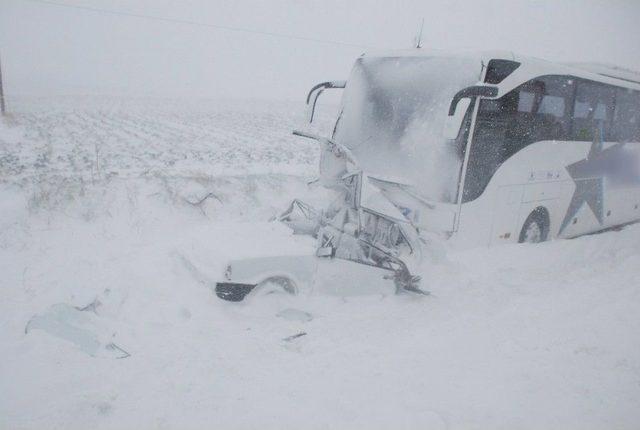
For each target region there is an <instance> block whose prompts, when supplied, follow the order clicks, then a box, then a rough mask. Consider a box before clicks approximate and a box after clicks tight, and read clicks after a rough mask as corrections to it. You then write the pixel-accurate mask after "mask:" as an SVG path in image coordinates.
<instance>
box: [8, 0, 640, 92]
mask: <svg viewBox="0 0 640 430" xmlns="http://www.w3.org/2000/svg"><path fill="white" fill-rule="evenodd" d="M52 1H55V2H58V3H66V4H71V5H82V6H89V7H95V8H101V9H109V10H116V11H123V12H128V13H136V14H145V15H153V16H159V17H166V18H173V19H182V20H191V21H198V22H203V23H211V24H220V25H226V26H235V27H244V28H250V29H255V30H261V31H268V32H279V33H288V34H296V35H300V36H305V37H311V38H318V39H330V40H338V41H344V42H350V43H357V44H362V45H368V46H373V47H381V48H408V47H410V46H411V44H412V39H413V37H414V35H415V33H416V32H417V29H418V27H419V23H420V20H421V19H422V18H423V17H424V20H425V24H424V32H423V34H424V36H423V40H424V45H425V47H432V48H442V49H448V48H470V49H507V50H514V51H517V52H520V53H523V54H529V55H534V56H539V57H543V58H547V59H550V60H560V61H599V62H608V63H615V64H618V65H621V66H626V67H630V68H634V69H636V70H640V25H638V19H639V18H640V1H638V0H608V1H604V0H603V1H595V0H594V1H587V0H583V1H576V0H548V1H546V0H545V1H542V0H540V1H516V0H509V1H495V0H478V1H462V0H460V1H444V0H442V1H441V0H436V1H428V0H398V1H392V0H387V1H376V0H369V1H363V0H349V1H337V0H270V1H266V0H264V1H260V0H234V1H218V0H209V1H206V0H182V1H169V0H129V1H125V0H52ZM365 50H366V48H360V47H352V46H336V45H331V44H322V43H315V42H307V41H300V40H288V39H282V38H274V37H269V36H265V35H255V34H245V33H237V32H230V31H223V30H216V29H213V28H206V27H198V26H193V25H184V24H173V23H167V22H157V21H150V20H144V19H139V18H133V17H124V16H113V15H108V14H101V13H95V12H90V11H85V10H77V9H71V8H63V7H59V6H54V5H49V4H43V3H38V2H32V1H29V0H0V56H1V57H2V66H3V71H4V79H5V92H6V93H7V94H8V95H9V96H11V95H21V94H33V95H36V94H37V95H40V94H41V95H52V94H116V95H119V94H135V95H152V96H158V95H166V96H171V97H175V96H184V97H194V96H201V97H222V98H229V97H241V98H247V97H255V98H271V99H300V98H302V97H303V96H304V95H305V94H306V91H307V90H308V89H309V87H310V86H312V85H313V84H314V83H316V82H319V81H322V80H327V79H343V78H346V76H347V74H348V72H349V70H350V67H351V64H352V63H353V61H354V59H355V58H356V57H357V56H358V55H359V54H361V53H362V52H363V51H365Z"/></svg>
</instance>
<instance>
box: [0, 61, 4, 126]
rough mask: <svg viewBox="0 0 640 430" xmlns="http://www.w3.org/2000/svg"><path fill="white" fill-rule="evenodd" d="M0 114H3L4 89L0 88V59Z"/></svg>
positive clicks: (0, 62) (0, 73)
mask: <svg viewBox="0 0 640 430" xmlns="http://www.w3.org/2000/svg"><path fill="white" fill-rule="evenodd" d="M0 114H2V116H4V114H5V106H4V90H3V88H2V61H0Z"/></svg>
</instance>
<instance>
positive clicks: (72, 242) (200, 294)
mask: <svg viewBox="0 0 640 430" xmlns="http://www.w3.org/2000/svg"><path fill="white" fill-rule="evenodd" d="M253 109H254V110H256V111H257V113H256V114H255V115H257V116H260V113H259V109H258V108H257V107H255V106H254V108H253ZM271 110H272V109H271V108H270V107H266V106H265V107H264V113H265V115H266V116H268V115H270V114H271ZM34 115H35V114H34ZM151 116H152V115H151ZM223 117H224V115H223ZM228 117H229V118H231V117H233V118H235V116H233V115H229V116H228ZM16 121H18V124H13V125H12V128H11V130H12V131H11V133H14V134H13V135H12V137H11V139H17V140H12V142H14V143H15V142H16V141H21V140H20V139H21V138H20V136H18V137H16V134H15V133H16V132H15V130H16V127H25V128H26V129H27V132H28V130H29V127H30V126H29V125H28V124H25V123H23V122H20V121H19V118H18V119H17V120H16ZM286 121H287V119H283V122H286ZM220 124H223V122H221V123H220ZM190 127H191V125H190ZM220 127H222V128H224V127H223V125H220ZM226 127H228V129H229V130H232V129H233V130H235V129H236V128H238V127H241V125H240V124H239V123H238V122H237V121H236V120H233V121H230V122H229V123H228V124H227V126H226ZM273 127H274V128H275V129H277V130H280V128H281V127H282V123H279V124H277V125H273ZM55 128H56V126H55V124H54V123H52V125H51V126H48V128H47V129H48V130H54V129H55ZM153 128H154V127H150V128H149V129H150V130H152V129H153ZM88 129H89V128H87V130H88ZM117 130H118V127H115V128H114V130H112V131H110V132H109V133H112V132H113V133H115V131H117ZM64 133H65V134H67V135H69V134H72V133H71V132H70V131H69V130H66V131H65V132H64ZM247 133H248V132H247ZM251 133H254V132H251ZM271 133H273V134H274V135H275V134H277V132H276V131H275V130H271ZM54 134H55V133H54V132H53V131H51V133H50V135H54ZM263 134H264V133H262V132H257V131H256V132H255V133H254V134H252V136H253V139H254V145H253V146H252V145H251V142H250V139H249V138H247V141H246V146H248V147H254V146H255V147H256V148H258V149H259V151H256V153H258V154H260V156H259V157H258V158H257V159H256V162H255V164H256V170H255V171H253V172H254V173H253V174H252V175H250V176H245V177H238V176H216V175H215V174H208V175H207V174H206V172H204V171H203V169H204V167H203V166H206V165H207V163H202V164H198V168H188V169H187V168H186V167H185V169H184V171H181V170H180V169H178V170H177V171H172V170H169V171H165V172H164V174H160V173H157V172H156V173H154V172H151V173H145V174H143V175H140V174H139V173H137V171H136V173H135V174H134V173H131V174H130V175H125V174H122V175H117V177H116V176H114V175H111V176H101V177H98V178H93V179H92V178H91V177H90V175H88V176H86V177H82V175H78V174H77V172H74V171H70V170H68V169H67V167H64V168H50V166H51V165H52V164H55V163H53V162H51V163H45V167H43V168H39V167H34V166H36V164H35V162H34V163H33V164H29V163H22V162H19V163H18V164H20V163H22V164H24V165H25V166H26V167H25V168H24V169H23V170H22V173H20V172H15V173H6V172H8V171H9V170H7V169H10V172H13V170H11V169H13V168H15V167H16V166H15V163H14V162H13V161H10V162H9V163H8V164H7V162H6V161H2V165H1V168H2V170H1V171H2V172H3V177H2V182H3V183H2V185H0V210H1V216H0V272H1V273H2V274H3V275H2V277H1V278H0V294H1V296H0V297H1V298H0V345H2V357H3V358H2V360H1V361H0V427H2V428H88V427H92V428H105V429H106V428H136V427H137V428H211V427H216V428H255V427H256V426H260V427H262V428H296V427H297V428H354V427H365V428H390V427H393V428H435V429H437V428H454V429H455V428H464V429H467V428H478V429H485V428H504V429H512V428H558V429H566V428H594V429H599V428H635V427H636V426H637V423H638V422H639V421H640V348H638V339H639V338H638V335H639V334H640V313H638V311H637V309H638V307H639V305H640V225H633V226H629V227H627V228H625V229H623V230H622V231H617V232H608V233H605V234H599V235H593V236H588V237H583V238H579V239H575V240H570V241H556V242H551V243H546V244H543V245H539V246H519V245H515V246H504V247H499V248H492V249H476V250H470V251H466V252H458V253H451V252H450V253H448V254H447V255H446V256H444V257H443V259H442V260H439V261H436V262H433V263H431V264H426V265H425V267H424V274H423V275H424V278H425V286H426V288H427V289H429V290H430V291H431V292H432V293H433V296H431V297H426V298H425V297H415V296H410V295H402V296H390V297H380V296H375V297H356V298H349V299H340V298H336V297H322V296H320V297H317V296H316V297H289V296H281V295H273V296H264V297H260V298H256V300H250V301H248V302H246V303H242V304H231V303H227V302H222V301H220V300H218V299H217V298H216V297H215V296H214V295H213V294H212V293H211V290H210V286H211V283H212V282H214V281H215V280H216V278H217V277H218V276H219V275H220V274H221V272H222V270H223V267H224V264H225V263H226V261H227V260H228V259H230V258H237V257H241V256H249V255H264V254H274V255H276V254H280V253H294V252H295V251H300V250H304V249H308V248H309V247H310V246H311V244H310V243H309V240H308V239H305V238H303V237H296V236H292V235H291V234H290V232H289V231H288V230H287V229H286V228H284V227H283V226H281V225H278V224H276V223H269V222H267V220H268V219H269V217H270V216H272V215H273V214H274V213H275V212H276V211H277V209H278V208H282V207H283V206H284V205H285V204H286V202H287V201H288V200H289V199H290V198H291V197H293V196H301V195H304V194H305V193H307V194H308V191H307V187H306V185H305V183H304V178H303V177H299V176H290V175H288V173H291V171H289V170H288V169H289V168H290V167H291V166H293V168H294V169H299V170H300V171H306V170H305V168H304V166H306V165H307V163H309V164H310V165H311V164H312V161H304V159H302V158H300V157H301V155H299V154H297V153H295V151H294V155H293V157H294V158H293V159H291V163H286V162H284V161H282V160H280V161H277V162H276V163H274V165H273V166H271V167H270V168H269V169H270V170H269V171H268V172H259V171H258V170H257V169H258V168H259V167H260V166H261V165H264V163H263V164H261V160H263V158H262V157H263V156H264V157H266V155H265V154H269V153H271V152H270V151H273V152H274V153H281V151H280V150H279V148H280V147H281V146H285V147H286V146H287V145H288V144H286V143H282V142H280V141H278V140H277V139H276V140H272V141H266V143H265V141H264V140H261V136H262V135H263ZM8 135H9V132H7V131H6V130H4V131H3V133H0V137H1V138H4V143H5V144H7V142H9V140H10V139H9V137H7V136H8ZM96 135H99V133H96ZM223 135H224V134H223V133H220V134H219V135H218V138H219V139H222V140H224V139H225V138H224V137H221V136H223ZM56 139H57V138H56ZM53 141H55V142H58V143H57V144H53V143H51V142H53ZM180 141H181V140H180V139H179V138H176V139H175V140H174V141H173V144H179V142H180ZM34 142H40V143H42V145H41V146H38V147H37V148H41V149H38V150H33V149H31V150H30V149H29V146H28V145H29V144H30V143H32V142H31V141H26V140H25V141H21V143H22V145H24V146H23V147H22V148H21V151H23V153H24V155H23V156H16V157H15V158H11V160H15V159H16V158H17V159H19V160H30V159H31V158H33V160H37V159H38V157H39V156H40V154H41V153H44V154H46V153H47V149H46V148H47V147H49V148H53V149H51V155H50V156H49V158H48V160H59V162H60V163H62V164H59V165H64V166H68V165H69V164H66V161H61V160H63V158H60V159H59V158H57V154H59V153H62V151H63V150H64V148H65V142H66V140H65V138H64V135H62V136H60V137H59V140H55V139H53V138H51V137H46V136H45V137H43V138H41V139H40V140H36V141H34ZM113 142H118V143H120V142H124V141H121V140H118V139H114V140H113ZM167 145H168V144H167ZM222 146H224V145H222ZM2 148H3V152H2V156H3V157H4V156H6V155H7V154H8V153H10V151H9V150H7V149H6V148H7V146H4V147H2ZM32 148H33V147H32ZM106 148H110V146H109V145H106ZM215 148H217V147H215V146H214V149H213V150H212V149H211V148H209V152H211V153H212V154H213V155H212V156H215V154H219V153H224V151H218V150H217V149H215ZM29 151H33V154H31V153H30V152H29ZM105 152H106V149H105ZM117 152H118V151H115V150H114V151H112V153H113V154H116V153H117ZM180 152H181V150H179V149H176V153H180ZM182 152H184V153H187V152H188V151H187V149H184V148H183V150H182ZM77 153H78V154H80V153H81V151H77ZM124 153H125V154H130V153H126V152H124ZM229 153H232V151H229ZM73 154H76V152H74V153H73ZM29 157H31V158H29ZM136 157H137V156H133V155H127V156H126V157H125V158H124V159H123V160H125V161H122V163H123V164H121V165H120V167H121V169H120V168H119V169H120V170H126V167H125V165H126V163H131V165H134V164H135V163H137V161H135V160H138V158H136ZM1 159H2V160H8V158H1ZM69 159H80V158H77V157H75V156H73V157H70V158H69V157H67V160H69ZM109 159H110V160H112V159H115V158H109ZM140 160H142V158H140ZM301 160H303V161H301ZM139 162H140V163H143V161H139ZM279 165H282V170H281V171H278V166H279ZM46 166H49V167H46ZM191 166H193V163H192V164H191ZM229 167H233V162H229ZM252 168H253V167H251V165H250V163H249V168H247V170H248V171H252V170H251V169H252ZM38 169H44V171H37V170H38ZM90 170H91V169H90V168H89V170H87V171H90ZM231 170H232V169H231ZM27 171H28V174H27V173H25V172H27ZM36 171H37V172H36ZM194 171H196V172H195V174H194ZM129 172H133V169H132V170H130V171H129ZM127 176H128V177H127ZM80 178H82V179H80ZM209 193H213V195H214V196H215V197H213V196H212V197H209V198H207V199H206V200H204V201H203V203H201V204H199V205H194V202H197V201H199V199H200V198H201V197H203V196H206V195H208V194H209ZM96 299H98V301H99V302H100V303H102V305H100V306H99V307H98V308H97V309H96V313H97V317H98V318H100V320H101V321H102V322H103V323H104V324H105V326H107V327H108V328H109V331H110V333H112V334H113V340H114V342H115V343H117V344H118V345H119V346H120V347H122V348H123V349H125V350H126V351H127V352H128V353H130V354H131V356H130V357H128V358H126V359H111V358H104V357H91V356H89V355H87V354H86V353H85V352H83V351H81V350H80V349H78V348H77V347H76V346H74V345H73V344H71V343H69V342H65V341H62V340H60V339H56V338H53V337H51V336H49V335H48V334H47V333H44V332H41V331H30V332H29V333H28V334H25V326H26V324H27V322H28V321H29V320H30V318H31V317H32V316H33V315H35V314H38V313H42V312H44V311H46V309H47V308H49V307H50V306H51V305H53V304H56V303H69V304H72V305H74V306H79V307H82V306H85V305H87V304H89V303H91V302H94V301H95V300H96ZM300 333H305V335H302V336H299V337H295V338H292V339H290V340H285V339H287V338H290V337H291V336H295V335H297V334H300Z"/></svg>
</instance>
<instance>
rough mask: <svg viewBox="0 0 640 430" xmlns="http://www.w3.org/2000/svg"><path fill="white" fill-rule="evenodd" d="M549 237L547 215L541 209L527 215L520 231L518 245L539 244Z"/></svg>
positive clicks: (543, 209)
mask: <svg viewBox="0 0 640 430" xmlns="http://www.w3.org/2000/svg"><path fill="white" fill-rule="evenodd" d="M548 236H549V213H548V212H547V210H546V209H545V208H543V207H539V208H536V209H535V210H534V211H533V212H531V213H530V214H529V216H528V217H527V220H526V221H525V222H524V225H523V226H522V230H521V231H520V239H519V240H518V242H520V243H540V242H544V241H545V240H547V237H548Z"/></svg>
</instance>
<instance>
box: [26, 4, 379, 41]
mask: <svg viewBox="0 0 640 430" xmlns="http://www.w3.org/2000/svg"><path fill="white" fill-rule="evenodd" d="M25 1H30V2H32V3H41V4H45V5H49V6H57V7H64V8H69V9H78V10H83V11H88V12H93V13H101V14H106V15H115V16H126V17H129V18H139V19H147V20H152V21H161V22H170V23H173V24H185V25H194V26H197V27H206V28H214V29H216V30H225V31H234V32H237V33H249V34H259V35H263V36H270V37H278V38H281V39H293V40H301V41H305V42H314V43H323V44H329V45H339V46H351V47H357V48H375V47H374V46H368V45H363V44H359V43H351V42H342V41H339V40H327V39H318V38H314V37H307V36H299V35H295V34H287V33H276V32H272V31H261V30H253V29H250V28H242V27H231V26H227V25H219V24H210V23H206V22H199V21H191V20H186V19H177V18H166V17H161V16H153V15H143V14H139V13H132V12H123V11H117V10H111V9H102V8H95V7H90V6H80V5H73V4H67V3H58V2H55V1H49V0H25Z"/></svg>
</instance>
